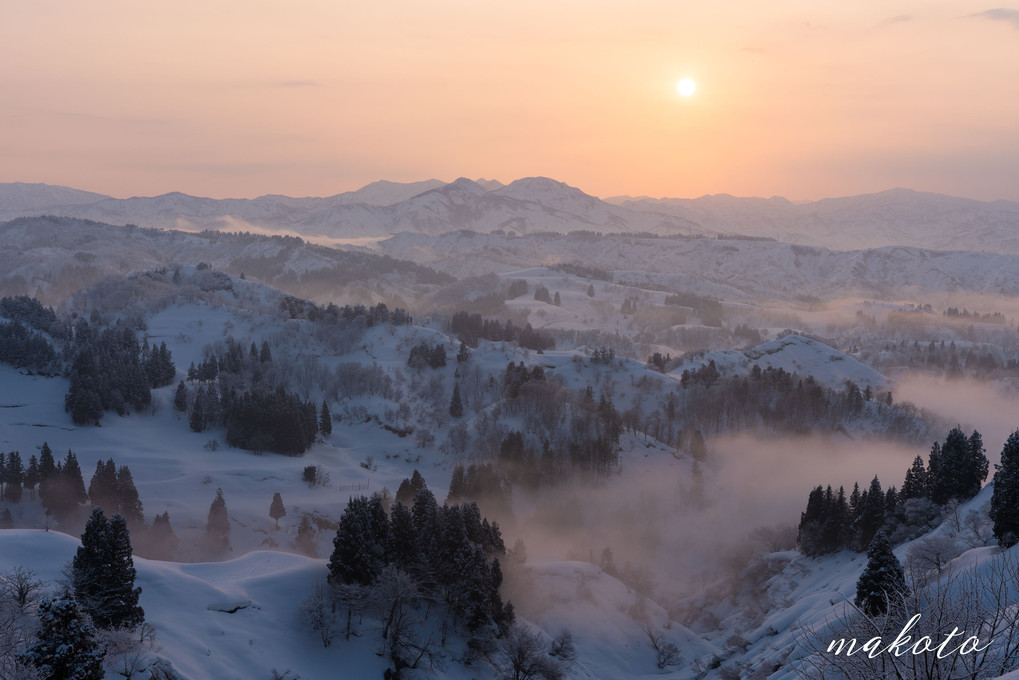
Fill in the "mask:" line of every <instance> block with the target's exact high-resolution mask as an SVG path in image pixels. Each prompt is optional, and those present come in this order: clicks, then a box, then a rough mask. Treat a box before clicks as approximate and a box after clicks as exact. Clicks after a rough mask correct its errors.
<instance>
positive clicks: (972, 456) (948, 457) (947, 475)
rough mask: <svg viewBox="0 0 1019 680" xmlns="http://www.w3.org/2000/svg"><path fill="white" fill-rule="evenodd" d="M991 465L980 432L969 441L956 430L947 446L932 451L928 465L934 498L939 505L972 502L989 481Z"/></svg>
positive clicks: (952, 432)
mask: <svg viewBox="0 0 1019 680" xmlns="http://www.w3.org/2000/svg"><path fill="white" fill-rule="evenodd" d="M987 472H988V462H987V457H986V456H985V455H984V445H983V440H982V439H981V437H980V433H979V432H975V431H974V432H973V434H972V435H970V437H969V438H967V437H966V435H965V434H963V432H962V430H961V429H960V428H958V427H954V428H952V430H951V431H950V432H949V433H948V436H947V437H946V438H945V441H944V443H943V444H942V445H941V446H940V447H938V445H937V444H935V445H934V447H932V449H931V455H930V462H929V465H928V480H929V486H930V498H931V500H932V501H934V502H935V503H938V504H939V505H944V504H945V503H947V502H948V501H950V500H953V499H957V500H968V499H970V498H972V497H973V496H975V495H976V494H977V493H978V492H979V491H980V485H981V484H983V482H984V480H985V479H987Z"/></svg>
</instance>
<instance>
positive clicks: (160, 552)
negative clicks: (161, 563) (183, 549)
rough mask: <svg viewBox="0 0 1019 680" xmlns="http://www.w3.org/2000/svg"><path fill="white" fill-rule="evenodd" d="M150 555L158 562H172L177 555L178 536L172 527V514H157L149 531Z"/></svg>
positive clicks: (165, 512) (166, 512) (167, 512)
mask: <svg viewBox="0 0 1019 680" xmlns="http://www.w3.org/2000/svg"><path fill="white" fill-rule="evenodd" d="M148 543H149V551H148V552H149V555H147V556H151V557H152V558H153V559H157V560H172V559H173V558H174V557H175V556H176V554H177V543H178V541H177V534H175V533H174V531H173V527H172V526H170V513H169V511H166V510H164V511H163V514H161V515H160V514H156V516H155V517H154V518H153V519H152V528H151V529H150V530H149V540H148Z"/></svg>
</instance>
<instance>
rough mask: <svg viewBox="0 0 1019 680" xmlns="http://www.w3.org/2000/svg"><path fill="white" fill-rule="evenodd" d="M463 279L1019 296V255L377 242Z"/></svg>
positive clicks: (737, 295) (766, 246)
mask: <svg viewBox="0 0 1019 680" xmlns="http://www.w3.org/2000/svg"><path fill="white" fill-rule="evenodd" d="M375 247H376V248H377V250H378V251H379V252H383V253H386V254H388V255H391V256H392V257H397V258H401V259H410V260H413V261H415V262H420V263H422V264H426V265H428V266H431V267H434V268H436V269H438V270H440V271H445V272H448V273H450V274H453V275H454V276H457V277H458V278H462V277H467V276H479V275H482V274H487V273H491V272H504V271H506V270H508V269H521V268H525V267H528V266H534V265H535V264H545V265H549V264H555V263H560V262H566V263H583V264H584V265H588V266H592V265H593V266H596V267H599V268H601V269H604V270H608V271H610V272H613V274H614V279H615V280H616V281H617V282H621V283H628V284H631V285H636V286H646V287H650V288H661V287H664V288H666V289H671V290H684V291H689V292H695V293H698V294H701V295H709V296H714V297H719V298H722V299H729V300H732V299H748V298H749V299H767V298H773V299H796V298H804V299H807V298H821V299H826V298H834V297H844V296H851V295H862V296H867V297H871V296H873V297H879V298H880V297H884V296H889V295H891V296H896V297H900V298H907V299H908V297H909V296H910V295H913V294H916V295H922V294H924V293H938V292H960V293H961V292H979V293H987V294H995V295H1015V294H1017V293H1019V257H1017V256H1015V255H1004V254H993V253H980V252H966V251H935V250H924V249H922V248H907V247H885V248H876V249H871V250H854V251H836V250H828V249H826V248H820V247H811V246H800V245H793V244H788V243H778V242H771V241H746V240H718V239H704V238H698V239H673V238H642V237H637V236H618V237H600V238H598V237H594V236H590V235H585V234H574V235H568V236H563V235H548V234H540V235H530V236H526V237H511V236H506V235H501V234H463V233H448V234H443V235H441V236H435V237H432V236H426V235H423V234H400V235H397V236H394V237H393V238H390V239H386V240H384V241H381V242H379V243H377V244H376V245H375Z"/></svg>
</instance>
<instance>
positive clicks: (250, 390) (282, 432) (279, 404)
mask: <svg viewBox="0 0 1019 680" xmlns="http://www.w3.org/2000/svg"><path fill="white" fill-rule="evenodd" d="M272 365H273V359H272V350H271V349H270V347H269V343H268V342H267V341H263V342H262V345H261V349H259V348H258V347H257V346H256V345H255V343H254V342H252V343H251V346H250V348H249V349H248V350H247V351H245V349H244V347H243V345H241V343H239V342H238V341H236V340H235V339H234V338H233V337H227V338H226V340H225V342H224V345H223V347H222V348H220V350H219V351H218V353H213V354H211V355H210V356H208V357H206V358H205V359H204V360H202V362H201V363H200V364H199V365H198V366H197V367H196V366H195V365H194V364H192V365H191V366H190V367H189V368H188V380H189V382H191V383H195V382H197V383H198V386H197V387H196V388H194V389H192V388H189V387H188V385H187V384H185V383H184V381H181V382H180V383H179V384H178V385H177V392H176V394H175V395H174V407H175V408H176V409H177V410H178V411H181V412H186V413H187V414H188V423H189V425H190V427H191V429H192V430H193V431H194V432H204V431H206V430H207V429H209V428H211V427H218V426H225V427H226V440H227V443H228V444H229V445H230V446H235V447H237V448H241V449H247V450H249V451H273V452H276V453H283V454H286V455H292V456H293V455H299V454H301V453H304V452H305V451H306V450H307V449H308V447H310V446H311V445H312V444H313V443H314V442H315V438H316V437H317V436H318V433H319V432H320V431H321V432H322V433H323V434H326V435H328V434H329V433H330V432H332V417H331V415H330V413H329V408H328V406H327V405H326V404H325V403H324V402H323V404H322V409H321V410H319V409H317V408H316V407H315V405H314V404H313V403H312V402H309V401H304V400H302V399H301V398H300V397H298V396H297V395H296V394H294V393H291V392H288V391H286V390H285V389H284V388H283V387H282V386H279V385H278V386H276V387H272V381H270V380H269V379H267V373H268V372H269V371H270V370H271V367H272ZM217 385H218V387H217Z"/></svg>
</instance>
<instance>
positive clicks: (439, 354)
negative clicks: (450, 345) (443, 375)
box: [407, 341, 446, 369]
mask: <svg viewBox="0 0 1019 680" xmlns="http://www.w3.org/2000/svg"><path fill="white" fill-rule="evenodd" d="M407 365H408V366H410V367H411V368H414V369H422V368H424V367H425V366H430V367H431V368H442V367H443V366H445V365H446V347H445V346H444V345H443V344H442V343H441V342H437V343H435V345H434V346H432V345H429V344H428V343H427V342H424V341H422V342H420V343H418V344H417V345H415V346H414V347H411V348H410V355H409V356H408V357H407Z"/></svg>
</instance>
